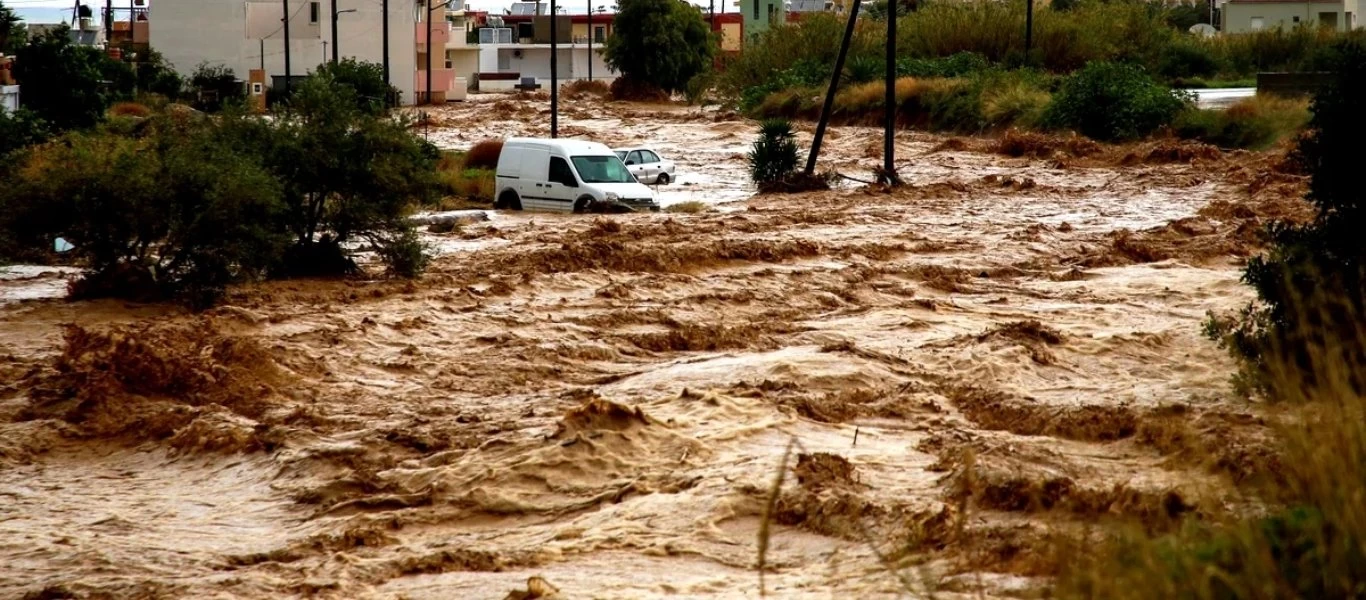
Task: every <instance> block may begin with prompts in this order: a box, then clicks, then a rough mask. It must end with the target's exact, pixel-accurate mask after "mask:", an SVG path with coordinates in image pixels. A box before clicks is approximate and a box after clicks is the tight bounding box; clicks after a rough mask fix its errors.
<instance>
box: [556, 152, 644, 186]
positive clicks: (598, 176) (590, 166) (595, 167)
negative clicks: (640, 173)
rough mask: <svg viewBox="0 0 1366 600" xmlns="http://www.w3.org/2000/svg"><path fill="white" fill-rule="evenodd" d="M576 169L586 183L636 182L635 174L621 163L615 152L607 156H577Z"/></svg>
mask: <svg viewBox="0 0 1366 600" xmlns="http://www.w3.org/2000/svg"><path fill="white" fill-rule="evenodd" d="M572 160H573V161H574V170H576V171H578V172H579V179H581V180H583V182H584V183H635V182H636V178H635V176H633V175H631V172H630V171H627V170H626V165H623V164H621V159H620V158H617V157H616V155H615V154H612V155H606V156H575V157H573V158H572Z"/></svg>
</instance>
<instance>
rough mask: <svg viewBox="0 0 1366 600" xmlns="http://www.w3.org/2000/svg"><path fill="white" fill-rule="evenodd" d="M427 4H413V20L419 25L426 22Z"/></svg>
mask: <svg viewBox="0 0 1366 600" xmlns="http://www.w3.org/2000/svg"><path fill="white" fill-rule="evenodd" d="M426 13H427V3H425V2H423V1H422V0H417V2H414V3H413V20H414V21H417V22H418V23H421V22H423V21H425V20H427V15H426Z"/></svg>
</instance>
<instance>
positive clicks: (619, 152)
mask: <svg viewBox="0 0 1366 600" xmlns="http://www.w3.org/2000/svg"><path fill="white" fill-rule="evenodd" d="M617 158H620V159H621V160H626V151H625V150H617Z"/></svg>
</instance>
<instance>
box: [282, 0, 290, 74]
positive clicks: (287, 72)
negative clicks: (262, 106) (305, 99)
mask: <svg viewBox="0 0 1366 600" xmlns="http://www.w3.org/2000/svg"><path fill="white" fill-rule="evenodd" d="M280 1H281V3H282V4H284V8H285V95H286V96H288V95H289V0H280Z"/></svg>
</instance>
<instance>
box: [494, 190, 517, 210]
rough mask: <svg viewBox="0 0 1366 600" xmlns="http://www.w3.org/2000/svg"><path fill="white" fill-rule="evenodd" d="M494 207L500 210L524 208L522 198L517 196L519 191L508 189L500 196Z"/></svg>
mask: <svg viewBox="0 0 1366 600" xmlns="http://www.w3.org/2000/svg"><path fill="white" fill-rule="evenodd" d="M493 207H494V208H496V209H499V210H522V199H521V198H518V197H517V192H514V191H512V190H508V191H506V192H503V193H502V194H500V195H499V196H498V201H497V202H494V203H493Z"/></svg>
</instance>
